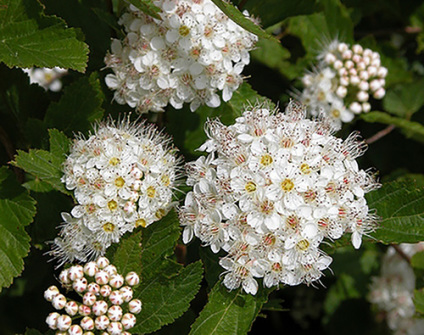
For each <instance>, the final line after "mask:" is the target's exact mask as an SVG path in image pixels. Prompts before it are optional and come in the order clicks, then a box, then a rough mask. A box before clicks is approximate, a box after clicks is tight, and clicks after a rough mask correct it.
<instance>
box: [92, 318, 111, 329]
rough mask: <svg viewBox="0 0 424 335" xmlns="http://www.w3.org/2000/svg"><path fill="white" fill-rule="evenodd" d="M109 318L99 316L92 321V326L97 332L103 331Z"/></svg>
mask: <svg viewBox="0 0 424 335" xmlns="http://www.w3.org/2000/svg"><path fill="white" fill-rule="evenodd" d="M109 323H110V321H109V318H108V317H107V316H106V315H100V316H98V317H97V318H96V320H94V325H95V326H96V329H98V330H105V329H106V328H107V326H109Z"/></svg>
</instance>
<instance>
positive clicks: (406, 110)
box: [383, 79, 424, 119]
mask: <svg viewBox="0 0 424 335" xmlns="http://www.w3.org/2000/svg"><path fill="white" fill-rule="evenodd" d="M423 105H424V79H422V80H419V81H417V82H414V83H408V84H403V85H398V86H396V87H394V88H393V89H391V90H388V91H387V94H386V96H385V97H384V100H383V106H384V109H385V110H386V111H388V112H389V113H391V114H394V115H397V116H400V117H403V118H407V119H409V118H410V117H411V116H412V114H414V113H415V112H417V111H418V110H419V109H420V108H421V107H422V106H423Z"/></svg>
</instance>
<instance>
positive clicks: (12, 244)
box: [0, 167, 36, 290]
mask: <svg viewBox="0 0 424 335" xmlns="http://www.w3.org/2000/svg"><path fill="white" fill-rule="evenodd" d="M0 180H1V184H0V290H1V288H3V287H8V286H10V284H12V281H13V278H14V277H16V276H18V275H19V274H20V273H21V272H22V270H23V268H24V262H23V258H24V257H25V256H26V255H27V254H28V251H29V247H30V244H29V242H30V237H29V235H28V234H27V233H26V231H25V226H27V225H29V224H30V223H31V222H32V220H33V217H34V215H35V213H36V208H35V201H34V199H32V198H31V197H30V196H29V194H28V191H27V190H25V189H24V188H22V187H21V186H20V185H19V184H18V183H17V181H16V180H15V178H14V176H13V175H12V173H11V172H10V170H8V169H7V167H1V168H0Z"/></svg>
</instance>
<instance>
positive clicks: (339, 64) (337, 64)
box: [333, 60, 343, 70]
mask: <svg viewBox="0 0 424 335" xmlns="http://www.w3.org/2000/svg"><path fill="white" fill-rule="evenodd" d="M333 67H334V68H335V69H336V70H339V69H341V68H342V67H343V62H342V61H341V60H336V61H335V62H334V64H333Z"/></svg>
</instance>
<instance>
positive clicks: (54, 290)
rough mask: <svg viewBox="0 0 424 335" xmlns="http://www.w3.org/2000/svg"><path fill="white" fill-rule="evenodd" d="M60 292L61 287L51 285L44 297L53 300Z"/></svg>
mask: <svg viewBox="0 0 424 335" xmlns="http://www.w3.org/2000/svg"><path fill="white" fill-rule="evenodd" d="M59 293H60V292H59V289H58V288H57V287H56V286H54V285H53V286H50V287H49V288H48V289H47V290H45V291H44V299H46V300H47V301H52V300H53V298H54V297H55V296H57V295H58V294H59Z"/></svg>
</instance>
